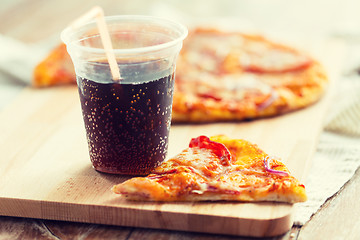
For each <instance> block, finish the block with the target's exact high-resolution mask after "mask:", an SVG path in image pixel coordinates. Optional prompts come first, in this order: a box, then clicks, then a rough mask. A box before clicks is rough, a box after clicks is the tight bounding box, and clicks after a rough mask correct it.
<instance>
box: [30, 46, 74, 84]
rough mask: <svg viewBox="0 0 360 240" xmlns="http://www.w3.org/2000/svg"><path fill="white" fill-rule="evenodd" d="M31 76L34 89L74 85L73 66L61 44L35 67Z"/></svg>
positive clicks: (64, 47)
mask: <svg viewBox="0 0 360 240" xmlns="http://www.w3.org/2000/svg"><path fill="white" fill-rule="evenodd" d="M33 74H34V77H33V82H32V84H33V86H35V87H49V86H54V85H63V84H76V76H75V70H74V66H73V63H72V61H71V58H70V55H69V54H68V53H67V51H66V46H65V44H63V43H62V44H60V45H58V46H57V47H56V48H54V49H53V50H52V51H51V52H50V53H49V55H48V56H47V57H46V58H45V59H44V60H43V61H41V62H40V63H39V64H38V65H37V66H36V67H35V69H34V73H33Z"/></svg>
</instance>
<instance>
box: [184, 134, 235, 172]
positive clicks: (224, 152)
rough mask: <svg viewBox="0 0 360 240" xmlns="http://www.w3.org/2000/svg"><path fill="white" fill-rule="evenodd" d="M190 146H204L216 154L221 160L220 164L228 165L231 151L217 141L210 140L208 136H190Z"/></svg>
mask: <svg viewBox="0 0 360 240" xmlns="http://www.w3.org/2000/svg"><path fill="white" fill-rule="evenodd" d="M189 147H190V148H194V147H198V148H206V149H209V150H211V151H212V152H213V153H214V154H215V155H216V156H218V157H219V158H220V160H221V164H222V165H224V166H228V165H230V162H231V153H230V151H229V149H227V147H226V146H225V145H224V144H222V143H219V142H214V141H211V140H210V138H208V137H206V136H203V135H202V136H199V137H197V138H192V139H191V141H190V144H189Z"/></svg>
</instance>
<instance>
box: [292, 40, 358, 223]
mask: <svg viewBox="0 0 360 240" xmlns="http://www.w3.org/2000/svg"><path fill="white" fill-rule="evenodd" d="M359 50H360V46H358V45H354V46H351V47H349V48H348V54H347V56H346V58H345V59H347V61H346V63H345V66H344V73H345V74H344V75H343V76H342V77H340V79H338V80H339V82H338V85H337V90H338V91H337V93H336V94H335V97H334V100H333V103H332V104H331V105H330V109H329V110H328V117H327V118H326V122H325V126H324V130H325V131H324V132H323V133H322V135H321V137H320V141H319V144H318V147H317V151H316V153H315V154H314V157H313V161H312V167H311V169H310V172H309V176H308V179H307V180H306V183H305V185H306V191H307V195H308V198H309V199H308V201H307V202H305V203H298V204H296V207H295V214H294V223H295V224H296V225H300V226H301V225H303V224H305V223H306V222H307V221H308V220H309V219H311V216H312V215H313V214H314V213H316V212H317V211H318V210H319V209H320V208H321V205H322V204H324V202H325V201H326V200H327V199H329V198H330V197H332V196H333V195H334V194H336V193H337V192H338V191H339V190H340V189H341V187H342V186H343V185H344V184H345V183H346V182H347V181H348V180H349V179H350V178H351V177H352V176H353V175H354V173H355V171H356V170H357V169H358V168H359V166H360V95H359V94H360V75H359V74H358V73H357V72H356V71H354V70H355V69H356V68H359V66H360V51H359ZM349 68H350V70H349Z"/></svg>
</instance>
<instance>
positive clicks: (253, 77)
mask: <svg viewBox="0 0 360 240" xmlns="http://www.w3.org/2000/svg"><path fill="white" fill-rule="evenodd" d="M327 82H328V80H327V76H326V74H325V71H324V69H323V67H322V66H321V65H320V63H319V62H317V61H315V60H314V59H312V58H311V57H310V56H308V55H306V54H304V53H302V52H301V51H298V50H296V49H294V48H291V47H288V46H285V45H282V44H278V43H276V42H272V41H270V40H267V39H266V38H264V37H262V36H255V35H246V34H242V33H239V32H223V31H220V30H217V29H200V28H199V29H196V30H194V31H193V32H191V33H190V34H189V37H188V38H187V39H185V41H184V46H183V49H182V51H181V54H180V56H179V60H178V62H177V71H176V85H175V95H174V102H173V116H172V119H173V121H174V122H210V121H234V120H244V119H254V118H260V117H267V116H275V115H280V114H283V113H286V112H289V111H293V110H296V109H300V108H303V107H306V106H308V105H310V104H312V103H314V102H316V101H317V100H318V99H319V98H320V97H321V96H322V94H323V92H324V90H325V87H326V85H327Z"/></svg>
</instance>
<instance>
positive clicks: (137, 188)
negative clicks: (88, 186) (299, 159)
mask: <svg viewBox="0 0 360 240" xmlns="http://www.w3.org/2000/svg"><path fill="white" fill-rule="evenodd" d="M112 190H113V192H115V193H117V194H121V195H122V196H124V197H126V198H127V199H129V200H138V201H219V200H226V201H277V202H287V203H296V202H303V201H306V198H307V197H306V193H305V187H304V185H302V184H301V183H300V182H299V181H298V180H297V179H296V178H295V177H294V176H292V175H291V174H290V172H289V170H288V169H287V168H286V166H285V165H284V164H283V163H281V162H280V161H279V160H278V159H276V158H274V157H270V156H269V155H267V154H266V153H265V152H264V151H262V150H261V149H260V148H259V147H258V146H257V145H255V144H252V143H250V142H248V141H245V140H241V139H230V138H228V137H226V136H223V135H219V136H213V137H211V138H208V137H206V136H199V137H197V138H193V139H192V140H191V141H190V144H189V147H188V148H187V149H185V150H183V151H182V152H181V153H180V154H178V155H177V156H175V157H173V158H171V159H169V160H167V161H165V162H163V163H162V164H161V165H160V166H159V167H157V168H156V169H154V170H153V171H152V173H151V174H149V175H148V176H145V177H135V178H131V179H129V180H127V181H125V182H123V183H120V184H118V185H115V186H114V187H113V188H112Z"/></svg>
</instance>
